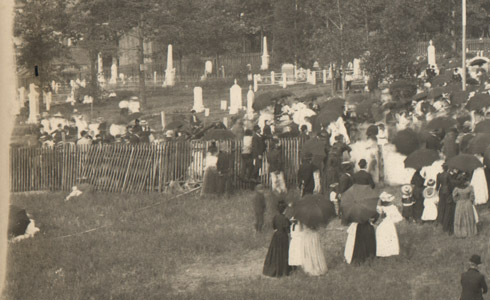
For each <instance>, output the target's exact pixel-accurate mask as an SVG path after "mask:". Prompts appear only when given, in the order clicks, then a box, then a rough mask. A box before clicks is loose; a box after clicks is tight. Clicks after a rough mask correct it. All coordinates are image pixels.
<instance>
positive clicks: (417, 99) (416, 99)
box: [413, 92, 429, 101]
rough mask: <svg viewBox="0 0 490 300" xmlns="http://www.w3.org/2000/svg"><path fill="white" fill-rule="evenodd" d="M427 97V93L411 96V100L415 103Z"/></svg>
mask: <svg viewBox="0 0 490 300" xmlns="http://www.w3.org/2000/svg"><path fill="white" fill-rule="evenodd" d="M428 96H429V93H427V92H422V93H418V94H417V95H415V96H413V100H415V101H420V100H424V99H427V97H428Z"/></svg>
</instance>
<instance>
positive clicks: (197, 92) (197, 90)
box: [192, 86, 204, 113]
mask: <svg viewBox="0 0 490 300" xmlns="http://www.w3.org/2000/svg"><path fill="white" fill-rule="evenodd" d="M192 109H193V110H195V111H196V112H197V113H201V112H203V111H204V104H203V100H202V87H200V86H196V87H194V105H193V106H192Z"/></svg>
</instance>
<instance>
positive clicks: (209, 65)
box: [204, 60, 213, 74]
mask: <svg viewBox="0 0 490 300" xmlns="http://www.w3.org/2000/svg"><path fill="white" fill-rule="evenodd" d="M211 73H213V62H212V61H210V60H207V61H206V63H205V64H204V74H211Z"/></svg>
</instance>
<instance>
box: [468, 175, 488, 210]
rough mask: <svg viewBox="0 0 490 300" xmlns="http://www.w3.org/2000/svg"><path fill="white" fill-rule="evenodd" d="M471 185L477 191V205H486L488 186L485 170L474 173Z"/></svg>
mask: <svg viewBox="0 0 490 300" xmlns="http://www.w3.org/2000/svg"><path fill="white" fill-rule="evenodd" d="M471 185H472V186H473V189H474V191H475V203H474V204H475V205H480V204H485V203H487V202H488V185H487V179H486V177H485V171H484V169H483V168H478V169H476V170H475V171H473V177H472V178H471Z"/></svg>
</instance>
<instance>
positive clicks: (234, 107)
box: [230, 79, 242, 115]
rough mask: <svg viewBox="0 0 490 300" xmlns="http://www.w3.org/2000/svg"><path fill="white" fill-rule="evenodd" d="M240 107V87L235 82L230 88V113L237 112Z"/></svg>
mask: <svg viewBox="0 0 490 300" xmlns="http://www.w3.org/2000/svg"><path fill="white" fill-rule="evenodd" d="M240 109H242V88H241V87H240V86H239V85H238V84H237V81H236V79H235V84H234V85H233V86H232V87H231V88H230V115H234V114H237V113H238V111H239V110H240Z"/></svg>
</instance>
